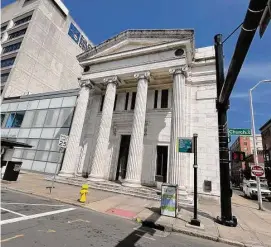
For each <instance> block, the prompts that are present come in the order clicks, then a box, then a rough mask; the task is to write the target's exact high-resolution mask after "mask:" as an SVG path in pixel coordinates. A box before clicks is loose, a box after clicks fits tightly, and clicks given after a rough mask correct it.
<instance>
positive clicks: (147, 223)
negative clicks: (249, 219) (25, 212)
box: [2, 186, 251, 247]
mask: <svg viewBox="0 0 271 247" xmlns="http://www.w3.org/2000/svg"><path fill="white" fill-rule="evenodd" d="M2 188H4V189H7V190H10V191H16V192H20V193H24V194H30V195H35V196H39V197H41V198H45V199H52V200H56V201H59V202H64V203H67V204H70V205H73V206H76V207H81V208H85V209H90V210H93V211H95V212H98V213H102V214H106V213H104V212H100V211H97V210H94V209H92V208H90V207H87V206H86V205H85V204H79V203H75V202H73V201H70V200H65V199H59V198H57V197H51V196H49V195H48V196H47V195H44V194H39V193H33V192H31V191H24V190H20V189H15V188H9V187H7V186H4V187H2ZM114 216H117V217H120V216H118V215H114ZM120 218H123V217H120ZM124 219H128V220H132V221H135V222H137V223H139V222H138V218H134V219H129V218H124ZM141 224H142V225H143V226H147V227H151V228H155V229H158V230H162V228H163V229H164V230H165V231H166V232H178V233H182V234H185V235H189V236H194V237H198V238H203V239H208V240H211V241H214V242H220V243H225V244H229V245H232V246H238V247H250V246H251V245H246V244H244V243H241V242H238V241H234V240H230V239H225V238H221V237H215V236H213V235H210V234H204V233H199V232H195V231H189V230H187V229H185V228H179V227H174V226H170V227H169V226H168V225H161V224H155V222H152V221H142V222H141Z"/></svg>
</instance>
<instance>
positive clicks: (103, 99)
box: [59, 29, 220, 200]
mask: <svg viewBox="0 0 271 247" xmlns="http://www.w3.org/2000/svg"><path fill="white" fill-rule="evenodd" d="M77 58H78V61H79V63H80V65H81V66H82V68H83V71H84V72H83V73H82V76H81V77H80V78H79V79H78V80H79V85H80V93H79V96H78V99H77V105H76V110H75V113H74V117H73V121H72V126H71V130H70V133H69V142H68V146H67V149H66V152H65V156H64V159H63V164H62V168H61V171H60V172H59V177H61V178H69V179H71V178H72V177H74V178H76V177H77V178H78V176H79V177H84V178H85V179H86V181H87V180H88V181H90V182H93V181H94V182H97V183H98V182H101V181H105V182H107V181H112V182H111V183H113V182H118V184H121V187H133V188H142V187H144V186H147V187H156V186H157V183H158V182H165V183H170V184H178V186H179V195H180V199H184V200H189V195H191V194H192V193H193V154H190V153H180V152H178V149H177V141H178V138H180V137H188V138H190V137H192V136H193V134H194V133H196V134H198V167H199V168H198V190H199V193H200V194H201V195H205V196H212V197H215V198H218V197H219V195H220V179H219V156H218V123H217V112H216V84H215V80H216V74H215V54H214V47H213V46H209V47H202V48H196V47H195V35H194V31H193V30H189V29H174V30H127V31H124V32H122V33H120V34H118V35H116V36H115V37H113V38H110V39H108V40H106V41H104V42H102V43H101V44H99V45H97V46H95V47H93V48H91V49H90V50H88V51H86V52H84V53H82V54H80V55H79V56H78V57H77ZM109 183H110V182H109Z"/></svg>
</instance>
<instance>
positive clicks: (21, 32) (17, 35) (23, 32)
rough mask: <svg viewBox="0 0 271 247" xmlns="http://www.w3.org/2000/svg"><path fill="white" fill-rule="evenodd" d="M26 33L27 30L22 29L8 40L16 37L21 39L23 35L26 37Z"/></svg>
mask: <svg viewBox="0 0 271 247" xmlns="http://www.w3.org/2000/svg"><path fill="white" fill-rule="evenodd" d="M25 33H26V28H25V29H22V30H20V31H17V32H14V33H11V34H10V35H9V36H8V39H14V38H16V37H19V36H21V35H24V34H25Z"/></svg>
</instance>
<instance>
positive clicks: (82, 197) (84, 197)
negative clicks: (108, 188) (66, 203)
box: [79, 184, 88, 202]
mask: <svg viewBox="0 0 271 247" xmlns="http://www.w3.org/2000/svg"><path fill="white" fill-rule="evenodd" d="M87 193H88V185H87V184H83V185H82V188H81V190H80V199H79V202H86V200H87Z"/></svg>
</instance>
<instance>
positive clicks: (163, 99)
mask: <svg viewBox="0 0 271 247" xmlns="http://www.w3.org/2000/svg"><path fill="white" fill-rule="evenodd" d="M161 108H168V89H166V90H162V96H161Z"/></svg>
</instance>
